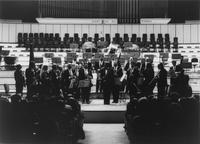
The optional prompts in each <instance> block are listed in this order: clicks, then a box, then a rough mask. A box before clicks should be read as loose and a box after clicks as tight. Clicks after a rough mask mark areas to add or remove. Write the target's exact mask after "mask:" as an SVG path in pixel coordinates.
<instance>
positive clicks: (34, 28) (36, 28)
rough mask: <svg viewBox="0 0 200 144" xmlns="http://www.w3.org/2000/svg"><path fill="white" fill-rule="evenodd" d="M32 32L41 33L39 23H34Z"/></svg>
mask: <svg viewBox="0 0 200 144" xmlns="http://www.w3.org/2000/svg"><path fill="white" fill-rule="evenodd" d="M31 32H32V33H39V24H32V25H31Z"/></svg>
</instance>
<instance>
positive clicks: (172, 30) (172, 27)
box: [168, 24, 176, 42]
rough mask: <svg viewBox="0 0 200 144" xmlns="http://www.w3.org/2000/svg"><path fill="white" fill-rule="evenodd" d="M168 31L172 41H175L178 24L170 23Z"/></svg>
mask: <svg viewBox="0 0 200 144" xmlns="http://www.w3.org/2000/svg"><path fill="white" fill-rule="evenodd" d="M168 33H169V37H170V41H171V42H173V41H174V37H175V36H176V26H175V25H174V24H170V25H168Z"/></svg>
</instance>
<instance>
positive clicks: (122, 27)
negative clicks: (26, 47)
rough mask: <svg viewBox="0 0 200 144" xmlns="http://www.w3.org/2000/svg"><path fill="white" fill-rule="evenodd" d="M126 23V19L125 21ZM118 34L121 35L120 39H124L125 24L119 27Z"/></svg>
mask: <svg viewBox="0 0 200 144" xmlns="http://www.w3.org/2000/svg"><path fill="white" fill-rule="evenodd" d="M124 21H125V19H124ZM117 33H119V34H120V37H123V35H124V25H123V24H120V25H117Z"/></svg>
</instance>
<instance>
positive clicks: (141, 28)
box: [139, 25, 147, 38]
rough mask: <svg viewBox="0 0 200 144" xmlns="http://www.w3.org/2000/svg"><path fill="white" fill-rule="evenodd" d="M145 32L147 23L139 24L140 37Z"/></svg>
mask: <svg viewBox="0 0 200 144" xmlns="http://www.w3.org/2000/svg"><path fill="white" fill-rule="evenodd" d="M145 33H147V25H140V34H139V35H140V37H141V38H142V35H143V34H145Z"/></svg>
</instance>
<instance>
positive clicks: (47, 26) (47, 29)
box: [46, 25, 53, 33]
mask: <svg viewBox="0 0 200 144" xmlns="http://www.w3.org/2000/svg"><path fill="white" fill-rule="evenodd" d="M46 33H53V25H46Z"/></svg>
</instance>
